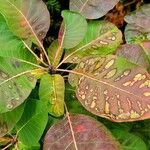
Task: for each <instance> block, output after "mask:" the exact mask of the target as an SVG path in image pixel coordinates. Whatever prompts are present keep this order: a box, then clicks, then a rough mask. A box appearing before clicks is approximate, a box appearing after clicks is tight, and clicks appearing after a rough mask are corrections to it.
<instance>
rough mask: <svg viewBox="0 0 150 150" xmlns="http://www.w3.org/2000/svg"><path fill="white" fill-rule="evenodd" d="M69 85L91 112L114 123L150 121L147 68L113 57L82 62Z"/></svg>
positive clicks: (88, 58) (149, 90)
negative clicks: (71, 85)
mask: <svg viewBox="0 0 150 150" xmlns="http://www.w3.org/2000/svg"><path fill="white" fill-rule="evenodd" d="M72 73H73V74H71V75H70V78H69V80H70V83H71V84H73V85H76V86H77V89H76V96H77V98H78V100H79V101H80V102H81V104H82V105H83V106H84V107H85V108H86V109H87V110H89V111H90V112H92V113H94V114H96V115H98V116H101V117H105V118H108V119H110V120H112V121H116V122H126V121H136V120H143V119H148V118H150V101H149V99H150V75H149V73H148V72H147V71H146V69H144V68H142V67H139V66H138V65H136V64H132V63H131V62H129V61H127V60H126V59H124V58H116V57H115V56H107V57H96V56H91V57H87V58H85V59H83V60H82V61H81V62H80V63H79V64H78V66H77V68H76V69H75V70H74V71H72Z"/></svg>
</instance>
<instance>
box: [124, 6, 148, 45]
mask: <svg viewBox="0 0 150 150" xmlns="http://www.w3.org/2000/svg"><path fill="white" fill-rule="evenodd" d="M125 21H126V22H127V23H128V25H127V27H126V29H125V39H126V41H127V42H128V43H139V42H141V41H145V40H149V39H150V4H146V5H143V6H142V7H141V8H140V9H137V10H136V11H134V12H133V13H131V14H129V15H127V16H126V17H125Z"/></svg>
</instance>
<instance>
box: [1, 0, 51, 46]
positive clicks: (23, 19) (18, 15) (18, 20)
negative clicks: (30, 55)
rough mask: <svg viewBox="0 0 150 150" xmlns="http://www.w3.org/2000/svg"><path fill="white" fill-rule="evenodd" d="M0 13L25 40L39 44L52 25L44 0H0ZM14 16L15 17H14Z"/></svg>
mask: <svg viewBox="0 0 150 150" xmlns="http://www.w3.org/2000/svg"><path fill="white" fill-rule="evenodd" d="M0 4H1V5H0V13H2V14H3V15H4V16H5V19H6V20H7V23H8V26H9V28H10V29H11V31H13V32H14V33H15V35H17V36H18V37H21V38H23V39H30V40H31V41H32V42H35V43H37V44H39V41H41V40H42V39H43V38H44V37H45V35H46V33H47V31H48V29H49V25H50V16H49V12H48V10H47V8H46V5H45V4H44V3H43V1H42V0H5V1H3V0H0ZM12 16H13V17H12Z"/></svg>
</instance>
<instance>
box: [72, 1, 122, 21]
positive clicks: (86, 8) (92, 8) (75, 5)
mask: <svg viewBox="0 0 150 150" xmlns="http://www.w3.org/2000/svg"><path fill="white" fill-rule="evenodd" d="M118 2H119V0H105V1H104V0H80V1H77V0H70V9H71V10H74V11H78V12H80V13H81V14H82V15H84V16H85V17H86V18H87V19H97V18H100V17H102V16H104V15H105V14H106V13H107V12H108V11H109V10H111V9H112V8H113V7H114V6H115V5H116V4H117V3H118Z"/></svg>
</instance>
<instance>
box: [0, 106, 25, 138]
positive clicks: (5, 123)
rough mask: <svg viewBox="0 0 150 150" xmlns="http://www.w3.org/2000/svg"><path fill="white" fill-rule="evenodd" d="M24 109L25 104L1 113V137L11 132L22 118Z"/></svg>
mask: <svg viewBox="0 0 150 150" xmlns="http://www.w3.org/2000/svg"><path fill="white" fill-rule="evenodd" d="M23 110H24V104H22V105H20V106H19V107H17V108H16V109H14V110H13V111H10V112H7V113H3V114H0V137H2V136H4V135H5V134H7V133H8V132H10V131H11V130H12V129H13V128H14V126H15V125H16V123H17V122H18V121H19V120H20V118H21V116H22V113H23Z"/></svg>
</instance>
